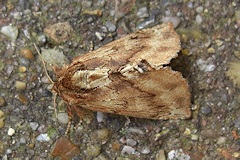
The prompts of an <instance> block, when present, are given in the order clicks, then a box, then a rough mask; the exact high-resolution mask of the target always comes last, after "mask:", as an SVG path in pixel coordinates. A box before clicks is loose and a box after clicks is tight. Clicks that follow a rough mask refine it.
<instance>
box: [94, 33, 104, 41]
mask: <svg viewBox="0 0 240 160" xmlns="http://www.w3.org/2000/svg"><path fill="white" fill-rule="evenodd" d="M95 35H96V37H97V38H98V39H99V41H101V40H103V36H102V34H101V33H100V32H95Z"/></svg>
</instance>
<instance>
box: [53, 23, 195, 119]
mask: <svg viewBox="0 0 240 160" xmlns="http://www.w3.org/2000/svg"><path fill="white" fill-rule="evenodd" d="M180 49H181V47H180V40H179V36H178V35H177V33H176V32H175V31H174V29H173V25H172V24H171V23H165V24H162V25H158V26H155V27H153V28H150V29H143V30H139V31H137V32H135V33H132V34H129V35H127V36H125V37H123V38H120V39H118V40H115V41H113V42H111V43H109V44H107V45H105V46H103V47H101V48H99V49H97V50H95V51H92V52H89V53H87V54H84V55H81V56H79V57H77V58H75V59H74V60H73V61H72V63H71V64H69V65H66V66H63V67H62V68H56V69H55V73H56V76H57V79H56V82H54V85H53V91H55V92H56V93H57V94H58V95H59V96H60V97H62V98H63V100H64V101H65V102H66V103H67V104H68V105H69V107H68V110H70V111H71V112H72V113H74V111H75V110H78V109H81V108H83V109H88V110H92V111H100V112H107V113H114V114H118V115H124V116H130V117H137V118H148V119H185V118H189V117H190V116H191V111H190V92H189V86H188V83H187V80H186V79H184V78H183V77H182V75H181V73H180V72H177V71H173V70H172V69H171V67H169V66H166V65H168V64H169V63H170V60H171V59H172V58H175V57H177V55H178V54H177V52H178V51H179V50H180ZM75 112H78V111H75Z"/></svg>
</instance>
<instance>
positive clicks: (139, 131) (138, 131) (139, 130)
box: [127, 127, 144, 135]
mask: <svg viewBox="0 0 240 160" xmlns="http://www.w3.org/2000/svg"><path fill="white" fill-rule="evenodd" d="M127 132H129V133H137V134H142V135H143V134H144V132H143V131H142V130H141V129H139V128H133V127H129V128H128V129H127Z"/></svg>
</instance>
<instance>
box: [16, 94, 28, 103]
mask: <svg viewBox="0 0 240 160" xmlns="http://www.w3.org/2000/svg"><path fill="white" fill-rule="evenodd" d="M16 98H17V99H18V100H19V101H20V102H21V103H23V104H27V103H28V98H27V97H26V96H25V95H23V94H21V93H19V94H17V95H16Z"/></svg>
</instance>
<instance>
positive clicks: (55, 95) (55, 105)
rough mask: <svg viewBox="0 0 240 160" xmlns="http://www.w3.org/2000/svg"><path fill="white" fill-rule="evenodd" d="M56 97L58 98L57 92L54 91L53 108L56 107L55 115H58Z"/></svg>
mask: <svg viewBox="0 0 240 160" xmlns="http://www.w3.org/2000/svg"><path fill="white" fill-rule="evenodd" d="M56 99H57V94H56V93H53V108H54V113H55V117H57V104H56Z"/></svg>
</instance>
